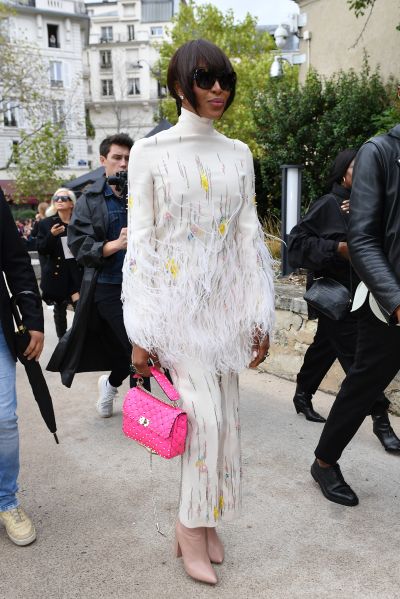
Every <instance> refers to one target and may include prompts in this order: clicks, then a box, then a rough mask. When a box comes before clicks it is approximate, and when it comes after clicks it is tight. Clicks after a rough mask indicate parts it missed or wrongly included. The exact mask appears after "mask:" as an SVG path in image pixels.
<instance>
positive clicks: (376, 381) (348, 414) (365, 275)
mask: <svg viewBox="0 0 400 599" xmlns="http://www.w3.org/2000/svg"><path fill="white" fill-rule="evenodd" d="M399 235H400V125H397V126H396V127H394V128H393V129H392V130H391V131H389V133H388V134H386V135H381V136H379V137H375V138H373V139H371V140H369V141H368V142H367V143H366V144H364V146H363V147H362V148H361V150H360V151H359V153H358V155H357V158H356V162H355V165H354V176H353V187H352V193H351V209H350V225H349V235H348V243H349V249H350V255H351V260H352V264H353V266H354V269H355V270H356V272H357V274H358V275H359V277H360V279H361V281H362V282H363V283H362V284H361V287H360V288H359V289H358V290H357V293H356V298H355V300H354V302H355V303H357V304H361V307H360V309H359V318H358V335H357V349H356V356H355V361H354V363H353V366H352V367H351V369H350V371H349V373H348V374H347V376H346V378H345V380H344V382H343V383H342V386H341V389H340V391H339V394H338V395H337V397H336V400H335V402H334V404H333V406H332V409H331V411H330V414H329V417H328V420H327V422H326V424H325V427H324V430H323V432H322V435H321V438H320V441H319V444H318V447H317V448H316V450H315V456H316V460H315V462H314V463H313V465H312V467H311V474H312V476H313V478H314V479H315V480H316V481H317V482H318V484H319V485H320V487H321V490H322V492H323V494H324V495H325V497H326V498H327V499H329V500H330V501H334V502H335V503H340V504H343V505H357V504H358V497H357V495H356V494H355V493H354V491H353V490H352V489H351V488H350V486H349V485H348V484H347V483H346V482H345V480H344V478H343V476H342V474H341V471H340V467H339V464H338V463H337V460H339V458H340V456H341V454H342V452H343V450H344V449H345V447H346V446H347V444H348V443H349V442H350V441H351V439H352V438H353V436H354V435H355V434H356V432H357V430H358V429H359V427H360V426H361V424H362V422H363V420H364V418H365V417H366V415H367V414H368V413H369V411H370V409H371V406H372V405H373V403H374V401H375V399H376V397H377V396H378V395H379V394H381V393H382V392H383V391H384V389H385V388H386V387H387V386H388V384H389V383H390V381H391V380H392V379H393V377H394V376H395V375H396V373H397V371H398V370H399V368H400V352H399V346H400V327H399V324H400V241H399ZM363 284H364V292H363V288H362V285H363Z"/></svg>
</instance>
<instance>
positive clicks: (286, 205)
mask: <svg viewBox="0 0 400 599" xmlns="http://www.w3.org/2000/svg"><path fill="white" fill-rule="evenodd" d="M303 168H304V167H303V165H302V164H282V165H281V169H282V201H281V202H282V203H281V214H282V240H283V243H282V253H281V272H282V276H286V275H288V274H289V273H291V272H292V271H293V269H292V268H290V266H289V262H288V251H287V240H288V236H289V233H290V231H291V230H292V229H293V227H294V226H295V225H297V223H298V222H299V220H300V205H301V171H302V170H303Z"/></svg>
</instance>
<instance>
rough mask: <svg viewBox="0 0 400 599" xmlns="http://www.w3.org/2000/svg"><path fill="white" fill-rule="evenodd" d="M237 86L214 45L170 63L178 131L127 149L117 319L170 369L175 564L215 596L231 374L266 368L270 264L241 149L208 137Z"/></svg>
mask: <svg viewBox="0 0 400 599" xmlns="http://www.w3.org/2000/svg"><path fill="white" fill-rule="evenodd" d="M235 85H236V75H235V72H234V70H233V68H232V65H231V63H230V61H229V59H228V58H227V57H226V56H225V54H224V53H223V52H222V51H221V50H220V49H219V48H218V47H217V46H215V45H214V44H212V43H210V42H208V41H206V40H194V41H191V42H188V43H186V44H184V45H183V46H181V47H180V48H179V49H178V50H177V52H176V53H175V54H174V56H173V57H172V59H171V61H170V65H169V69H168V87H169V91H170V93H171V95H172V96H173V97H174V98H175V100H176V103H177V109H178V114H179V115H180V116H179V121H178V123H177V124H176V125H175V126H174V127H172V128H171V129H169V130H167V131H163V132H162V133H160V134H158V135H155V136H154V137H151V138H147V139H142V140H140V141H138V142H136V143H135V145H134V147H133V149H132V152H131V157H130V161H129V216H128V248H127V254H126V259H125V264H124V281H123V300H124V319H125V325H126V329H127V332H128V335H129V337H130V339H131V341H132V343H133V345H134V349H133V353H132V361H133V364H134V366H135V367H136V369H137V371H138V372H140V373H141V374H142V375H143V376H149V375H150V372H149V369H148V365H147V364H148V359H149V358H150V357H151V358H152V359H154V360H156V361H159V362H160V364H161V365H162V366H164V367H167V368H169V369H170V372H171V375H172V379H173V382H174V384H175V386H176V388H177V389H178V391H179V393H180V395H181V398H182V407H183V409H184V410H185V411H186V412H187V414H188V420H189V428H188V437H187V441H186V450H185V453H184V455H183V458H182V483H181V500H180V507H179V517H178V520H177V525H176V539H177V555H178V556H180V555H182V557H183V562H184V567H185V570H186V572H187V573H188V574H189V575H190V576H192V577H193V578H195V579H197V580H202V581H205V582H209V583H211V584H215V583H216V582H217V578H216V575H215V572H214V570H213V568H212V566H211V562H214V563H221V562H222V561H223V558H224V549H223V545H222V542H221V540H220V539H219V537H218V536H217V533H216V526H217V524H218V523H219V522H220V521H221V520H228V519H231V518H233V517H234V516H236V515H237V513H238V511H239V508H240V501H241V491H240V479H241V457H240V424H239V396H238V372H239V371H240V370H242V369H243V368H245V367H247V366H249V365H250V367H253V368H255V367H256V366H257V365H258V364H259V363H260V362H262V361H263V360H264V359H265V356H266V354H267V351H268V347H269V334H270V332H271V329H272V327H273V320H274V308H273V305H274V294H273V276H272V269H271V259H270V255H269V253H268V251H267V249H266V247H265V244H264V237H263V233H262V230H261V227H260V224H259V221H258V218H257V212H256V205H255V194H254V172H253V159H252V156H251V153H250V150H249V148H248V147H247V146H246V145H245V144H244V143H242V142H240V141H238V140H233V139H229V138H227V137H225V136H224V135H222V134H220V133H218V132H217V131H216V130H215V129H214V127H213V121H214V120H215V119H219V118H220V117H221V116H222V115H223V113H224V112H225V110H226V109H227V108H228V107H229V106H230V104H231V103H232V101H233V99H234V95H235Z"/></svg>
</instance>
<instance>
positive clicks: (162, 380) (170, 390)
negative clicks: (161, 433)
mask: <svg viewBox="0 0 400 599" xmlns="http://www.w3.org/2000/svg"><path fill="white" fill-rule="evenodd" d="M150 372H151V374H152V375H153V377H154V378H155V379H156V381H157V383H158V384H159V385H160V387H161V389H162V390H163V391H164V393H165V395H166V396H167V397H168V399H169V400H170V401H171V402H172V403H176V402H178V401H179V399H180V395H179V393H178V391H177V390H176V389H175V387H174V386H173V384H172V383H171V382H170V381H169V380H168V379H167V377H166V376H165V374H164V373H163V372H161V370H159V369H158V368H156V367H155V366H150ZM134 378H136V379H137V385H138V386H139V387H141V388H142V385H143V377H142V376H140V375H138V374H136V375H134ZM143 391H146V390H145V389H143ZM148 452H149V472H150V492H151V502H152V504H153V516H154V525H155V528H156V531H157V532H158V533H159V534H160V535H161V536H163V537H165V538H167V537H168V535H167V534H165V533H164V532H163V531H162V530H161V527H160V522H159V517H158V510H157V502H156V498H155V493H154V476H153V453H154V452H153V451H151V450H148ZM155 455H157V454H155ZM169 532H171V530H170V531H169Z"/></svg>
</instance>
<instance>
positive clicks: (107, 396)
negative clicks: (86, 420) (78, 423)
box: [96, 374, 118, 418]
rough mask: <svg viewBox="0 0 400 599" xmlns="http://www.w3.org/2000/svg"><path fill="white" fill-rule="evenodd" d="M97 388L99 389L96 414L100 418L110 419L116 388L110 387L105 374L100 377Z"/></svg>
mask: <svg viewBox="0 0 400 599" xmlns="http://www.w3.org/2000/svg"><path fill="white" fill-rule="evenodd" d="M97 386H98V388H99V399H98V400H97V403H96V408H97V412H98V414H99V416H101V417H102V418H110V416H112V415H113V402H114V399H115V398H116V396H117V393H118V388H117V387H113V386H112V385H110V383H109V382H108V375H107V374H102V375H101V377H100V378H99V381H98V383H97Z"/></svg>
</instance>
